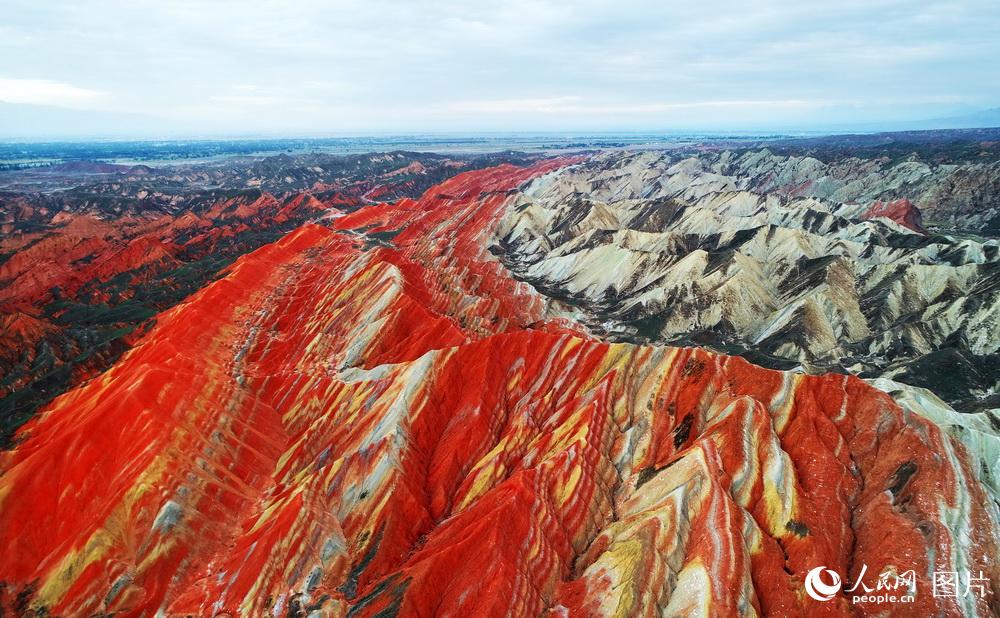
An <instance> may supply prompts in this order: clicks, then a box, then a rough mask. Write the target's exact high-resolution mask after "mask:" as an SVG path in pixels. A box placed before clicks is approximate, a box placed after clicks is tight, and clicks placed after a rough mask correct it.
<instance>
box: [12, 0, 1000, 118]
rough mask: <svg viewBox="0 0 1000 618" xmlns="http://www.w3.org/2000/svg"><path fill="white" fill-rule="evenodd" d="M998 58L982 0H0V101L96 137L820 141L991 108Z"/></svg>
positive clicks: (998, 92)
mask: <svg viewBox="0 0 1000 618" xmlns="http://www.w3.org/2000/svg"><path fill="white" fill-rule="evenodd" d="M998 59H1000V3H998V2H997V0H967V1H952V2H920V1H914V0H908V1H895V0H885V1H879V0H863V1H861V0H836V1H826V0H821V1H816V2H807V1H797V2H779V1H775V0H765V1H761V2H752V1H741V2H735V1H734V2H727V1H718V0H702V1H697V2H692V1H690V0H685V1H684V2H672V1H668V0H649V1H646V0H609V1H604V0H576V1H573V2H544V1H530V2H529V1H524V0H507V1H504V2H496V3H493V2H471V1H463V2H450V1H440V2H439V1H433V0H410V1H399V2H389V1H381V0H350V1H330V0H326V1H318V0H317V1H305V2H295V1H293V0H283V1H273V2H272V1H255V0H242V1H238V2H237V1H234V2H229V1H219V2H212V1H207V0H199V1H197V2H193V1H191V2H188V1H169V2H168V1H164V0H158V1H142V0H139V1H136V0H133V1H130V2H87V1H83V0H77V1H72V2H70V1H60V0H53V1H45V2H42V1H39V0H0V101H2V102H5V103H12V104H19V105H18V106H17V108H16V109H17V111H18V114H19V115H18V118H19V119H20V120H19V122H23V123H26V124H31V123H33V122H38V123H39V124H44V122H45V118H48V117H51V115H52V113H53V112H54V110H45V109H39V110H35V108H34V107H26V106H35V105H44V106H53V107H58V108H64V109H67V110H70V111H62V112H59V113H60V114H62V116H61V117H63V118H71V119H77V120H73V122H77V123H78V124H79V123H82V124H84V125H86V124H87V123H88V122H91V123H93V126H92V127H84V128H86V129H90V130H92V131H93V132H94V133H101V132H102V131H109V130H110V129H109V128H107V127H106V125H107V126H108V127H113V125H114V124H115V123H119V125H120V126H121V127H124V126H129V127H133V126H148V127H150V128H149V131H150V133H151V134H154V133H156V132H157V131H161V130H162V131H180V132H183V133H187V134H190V135H196V134H198V135H217V134H233V133H245V134H295V135H305V134H325V133H348V134H358V133H370V132H400V131H405V132H423V131H512V130H525V131H537V130H573V131H575V130H580V131H584V130H586V131H598V130H609V131H619V130H669V129H679V130H684V129H733V128H747V129H756V128H765V127H775V128H784V127H789V128H809V127H816V126H823V127H825V126H828V125H834V124H838V123H860V122H884V121H889V120H908V119H917V118H928V117H935V116H943V115H953V114H960V113H965V112H968V111H973V110H979V109H984V108H990V107H997V106H1000V62H998ZM4 107H5V108H9V109H14V106H11V105H6V106H4ZM72 110H75V111H72ZM81 110H83V111H81ZM35 111H37V112H38V115H37V116H35V115H34V113H35ZM84 112H85V113H84ZM0 113H3V112H2V111H0ZM46 114H48V116H46ZM37 128H38V129H39V131H43V130H44V127H42V126H39V127H37ZM78 128H79V127H78ZM43 132H44V131H43Z"/></svg>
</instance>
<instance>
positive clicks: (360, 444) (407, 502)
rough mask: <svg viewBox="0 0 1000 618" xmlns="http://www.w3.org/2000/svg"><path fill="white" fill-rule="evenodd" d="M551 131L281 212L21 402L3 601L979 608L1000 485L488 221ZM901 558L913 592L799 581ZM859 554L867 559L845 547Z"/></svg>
mask: <svg viewBox="0 0 1000 618" xmlns="http://www.w3.org/2000/svg"><path fill="white" fill-rule="evenodd" d="M571 163H573V161H572V160H565V159H564V160H556V161H548V162H544V163H541V164H538V165H536V166H534V167H531V168H525V169H522V168H517V167H513V166H501V167H498V168H493V169H487V170H480V171H476V172H470V173H466V174H462V175H459V176H456V177H454V178H453V179H451V180H448V181H447V182H445V183H443V184H442V185H440V186H438V187H436V188H434V189H432V190H430V191H428V192H427V194H426V195H425V196H424V197H423V198H422V199H420V200H417V201H413V200H402V201H401V202H399V203H397V204H394V205H381V206H371V207H367V208H364V209H362V210H360V211H357V212H355V213H352V214H350V215H347V216H344V217H340V218H339V219H335V222H336V225H335V226H334V227H335V228H336V229H331V228H328V227H322V226H319V225H306V226H304V227H302V228H300V229H298V230H297V231H295V232H292V233H290V234H289V235H287V236H286V237H284V238H283V239H282V240H280V241H279V242H276V243H274V244H272V245H268V246H265V247H263V248H261V249H259V250H257V251H255V252H254V253H251V254H249V255H247V256H244V257H243V258H241V259H239V260H238V261H237V262H236V263H235V264H234V265H233V266H232V267H230V268H229V269H228V272H227V273H226V275H225V276H224V277H222V278H221V279H219V280H217V281H216V282H214V283H212V284H211V285H209V286H208V287H206V288H204V289H203V290H201V291H200V292H198V293H196V294H195V295H194V296H193V297H191V298H190V299H189V300H188V301H187V302H185V303H183V304H182V305H180V306H178V307H176V308H174V309H172V310H170V311H168V312H166V313H164V314H162V315H161V316H160V317H159V318H158V321H157V325H156V327H155V328H154V329H152V330H151V331H150V332H149V333H148V334H147V335H146V337H145V338H144V339H143V340H142V341H141V342H140V343H139V344H138V345H137V346H136V347H135V348H133V349H132V350H131V351H129V352H128V353H126V354H125V355H124V356H123V357H122V358H121V360H120V361H119V362H118V363H117V364H115V365H114V366H113V367H112V368H111V369H110V370H108V371H107V372H106V373H104V374H103V375H101V376H100V377H98V378H95V379H93V380H91V381H90V382H88V383H86V384H84V385H82V386H80V387H78V388H76V389H75V390H72V391H70V392H68V393H66V394H65V395H63V396H61V397H59V398H58V399H56V400H55V401H54V402H53V403H52V405H50V406H49V407H48V408H47V410H46V411H45V412H44V413H43V414H42V415H40V416H39V417H38V418H37V419H36V420H34V421H32V422H31V423H29V424H28V425H27V426H25V428H24V429H23V430H22V432H23V434H24V435H26V436H27V439H25V440H24V441H23V442H21V444H20V445H19V446H18V447H17V448H16V449H14V450H13V451H10V452H8V453H6V455H5V459H4V460H3V461H2V470H3V474H2V476H0V547H2V548H3V554H4V557H3V560H2V561H0V581H3V582H4V586H3V588H2V592H0V594H2V597H0V607H4V608H6V609H7V610H8V611H10V612H13V613H15V615H16V614H17V613H27V612H30V611H32V610H41V609H43V608H44V610H46V611H47V612H48V614H47V615H65V616H81V615H94V614H103V613H115V614H118V613H120V614H122V615H135V616H142V615H145V616H152V615H195V616H213V615H221V616H225V615H230V616H232V615H244V616H264V615H276V616H285V615H288V616H293V615H295V616H304V615H309V614H312V615H333V616H344V615H351V616H389V615H400V616H541V615H549V616H653V615H671V616H674V615H678V616H679V615H683V616H695V615H697V616H737V615H745V616H753V615H767V616H814V615H815V616H823V615H830V616H842V615H872V616H874V615H886V612H889V615H906V616H929V615H946V616H953V615H954V616H958V615H989V614H990V613H991V611H994V612H995V611H996V610H997V601H996V598H995V597H994V596H993V593H992V592H989V593H988V594H986V595H985V596H983V597H980V596H978V595H972V596H964V597H961V596H956V597H951V598H946V597H934V596H933V595H932V593H931V590H932V589H931V577H932V573H933V572H934V571H961V570H963V569H968V568H974V569H976V570H982V571H983V573H984V574H985V577H986V578H988V580H989V582H988V584H989V586H988V589H991V590H1000V587H998V586H1000V570H998V567H997V564H996V560H997V555H998V548H997V523H996V506H995V504H992V503H991V502H990V501H989V500H988V498H987V497H986V495H985V493H984V490H983V488H982V486H981V485H980V483H979V481H978V480H977V479H976V476H975V471H974V470H972V469H971V468H970V465H969V459H968V457H967V455H966V453H965V450H964V448H963V447H962V445H961V444H959V443H957V442H956V441H954V440H953V439H951V438H949V437H948V436H946V435H945V434H944V433H943V432H942V431H941V430H939V429H938V428H937V427H936V426H935V425H933V424H931V423H930V422H928V421H926V420H924V419H923V418H921V417H919V416H916V415H914V414H911V413H909V412H907V411H905V410H903V409H901V408H900V407H899V406H898V405H897V404H895V403H894V402H893V401H892V399H891V398H890V397H889V396H888V395H886V394H884V393H882V392H881V391H877V390H875V389H874V388H872V387H869V386H868V385H866V384H865V383H863V382H861V381H859V380H857V379H854V378H847V377H844V376H840V375H828V376H819V377H813V376H803V375H796V374H791V373H780V372H776V371H769V370H764V369H760V368H757V367H754V366H752V365H750V364H748V363H747V362H745V361H743V360H741V359H738V358H729V357H724V356H718V355H713V354H710V353H707V352H705V351H701V350H697V349H675V348H662V347H649V346H635V345H629V344H611V343H607V342H603V341H600V340H597V339H594V338H592V337H589V336H588V335H587V334H586V333H585V332H584V330H583V329H582V328H581V327H578V326H575V325H574V324H573V323H572V322H569V321H565V320H554V319H546V316H547V315H551V312H547V311H546V307H547V304H548V303H549V301H548V300H547V299H546V298H545V297H544V296H542V295H540V294H539V293H537V292H536V291H534V290H533V289H532V288H530V287H529V286H527V285H526V284H523V283H520V282H517V281H515V280H513V279H512V278H511V277H510V276H509V275H508V274H507V273H506V272H505V271H504V270H503V268H502V267H501V266H500V265H499V263H498V262H497V261H496V260H495V259H493V258H492V257H491V256H490V255H489V253H488V251H487V247H486V244H487V242H488V237H489V234H490V231H491V229H492V227H493V225H494V224H495V223H496V221H497V220H498V218H499V217H500V215H501V213H502V211H503V208H504V207H505V204H506V203H507V202H508V195H509V193H510V192H512V191H515V190H516V189H517V187H518V186H520V185H521V184H522V183H523V182H525V181H527V180H528V179H531V178H533V177H536V176H538V175H541V174H544V173H546V172H547V171H549V170H551V169H554V168H555V167H558V166H561V165H567V164H571ZM817 566H826V567H827V568H829V569H833V570H835V571H837V572H839V573H841V574H844V577H845V579H848V580H852V581H853V580H855V579H857V578H859V577H861V569H862V568H863V567H864V568H866V569H867V573H868V574H869V576H868V577H869V580H868V581H869V584H874V583H875V581H874V579H873V578H872V577H871V574H878V573H882V572H883V571H886V570H893V569H895V570H896V571H898V572H904V571H906V570H909V569H912V570H914V571H915V573H916V590H915V591H913V592H914V599H913V602H912V603H908V604H905V605H898V604H895V605H894V604H887V603H877V602H872V603H864V602H859V603H854V602H853V600H852V598H851V597H850V596H849V595H837V596H835V597H834V598H833V599H832V600H830V601H826V602H821V601H816V600H813V599H811V598H810V597H809V596H807V595H806V593H805V590H804V587H803V580H804V577H805V576H806V573H808V572H809V571H810V570H811V569H813V568H815V567H817ZM862 579H863V577H862Z"/></svg>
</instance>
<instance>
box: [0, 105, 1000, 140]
mask: <svg viewBox="0 0 1000 618" xmlns="http://www.w3.org/2000/svg"><path fill="white" fill-rule="evenodd" d="M2 105H3V104H2V103H0V106H2ZM977 114H984V115H986V114H988V115H990V116H991V118H994V117H995V120H990V121H986V122H983V123H981V124H962V123H960V122H959V123H957V124H955V125H954V126H936V125H935V122H938V121H948V120H961V119H962V117H954V118H928V119H925V120H922V121H921V120H917V121H909V122H902V123H876V122H863V123H857V124H848V125H841V126H815V127H808V126H807V127H797V126H791V127H747V128H737V127H732V128H728V127H704V128H697V127H692V128H664V129H656V128H633V129H586V128H581V129H483V130H475V129H463V130H447V129H427V130H418V129H417V130H388V129H385V130H370V131H363V130H358V131H348V130H344V131H315V132H311V133H310V132H280V131H274V132H268V131H258V132H254V131H250V130H247V131H244V132H239V131H231V132H219V133H195V132H192V133H183V132H176V133H171V132H164V133H153V132H150V133H146V134H140V133H137V134H119V135H115V134H94V135H84V134H78V135H74V134H67V135H57V134H53V135H35V136H31V135H11V136H8V135H5V134H2V133H0V143H26V144H27V143H59V142H66V143H73V142H156V141H239V140H264V141H266V140H276V141H277V140H326V139H331V140H334V139H366V138H405V137H408V138H452V139H457V138H465V139H474V138H488V137H548V136H553V137H563V138H572V137H615V136H630V137H652V138H655V137H678V138H683V137H699V136H706V137H725V136H734V137H757V136H768V135H774V136H810V135H811V136H822V135H851V134H858V135H871V134H878V133H903V132H915V131H939V130H976V129H991V128H1000V107H996V108H984V109H982V110H979V111H978V112H977V113H975V114H970V115H969V116H975V115H977ZM0 126H2V125H0Z"/></svg>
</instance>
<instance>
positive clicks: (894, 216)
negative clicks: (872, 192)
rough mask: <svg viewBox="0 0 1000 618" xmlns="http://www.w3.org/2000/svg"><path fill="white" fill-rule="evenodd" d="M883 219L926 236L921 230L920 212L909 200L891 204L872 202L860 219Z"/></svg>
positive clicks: (922, 229)
mask: <svg viewBox="0 0 1000 618" xmlns="http://www.w3.org/2000/svg"><path fill="white" fill-rule="evenodd" d="M880 217H881V218H885V219H890V220H892V221H895V222H896V223H898V224H900V225H902V226H903V227H907V228H909V229H911V230H913V231H914V232H919V233H921V234H926V233H927V230H925V229H924V228H923V225H922V221H921V216H920V210H919V209H918V208H917V207H916V206H914V205H913V203H912V202H910V200H908V199H906V198H903V199H900V200H895V201H893V202H873V203H872V205H871V206H869V207H868V210H866V211H865V212H864V213H862V215H861V218H862V219H877V218H880Z"/></svg>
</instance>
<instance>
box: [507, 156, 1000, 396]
mask: <svg viewBox="0 0 1000 618" xmlns="http://www.w3.org/2000/svg"><path fill="white" fill-rule="evenodd" d="M739 187H740V183H739V182H736V181H735V180H733V179H732V178H730V177H727V176H723V175H719V174H717V173H715V172H712V171H708V170H706V169H705V167H704V166H703V165H702V164H701V163H700V162H699V161H696V160H684V161H680V162H678V163H673V162H672V161H671V160H670V158H669V156H667V155H663V154H659V153H642V154H635V153H632V154H621V153H615V154H606V155H600V156H596V157H594V158H592V159H590V160H589V161H587V162H586V163H584V164H581V165H577V166H574V167H571V168H566V169H564V170H561V171H559V172H558V173H554V174H551V175H548V176H546V177H544V178H540V179H538V180H536V181H534V182H533V183H532V185H531V186H529V187H527V188H526V189H525V190H524V191H523V192H522V193H520V194H518V195H517V196H515V198H514V199H513V202H512V204H511V206H510V208H509V209H508V210H507V213H506V216H505V218H504V220H503V222H502V223H501V225H500V226H499V228H498V230H497V234H496V237H495V240H494V251H495V252H496V254H497V255H498V256H499V257H500V259H501V260H502V261H503V262H504V263H505V264H506V265H507V267H508V268H509V269H510V270H511V271H512V272H514V273H516V275H517V276H518V277H519V278H521V279H523V280H525V281H528V282H530V283H532V285H534V286H536V287H537V288H538V289H539V290H542V291H544V292H545V293H546V294H548V295H550V296H553V297H555V298H558V299H561V300H563V301H564V302H565V303H566V304H567V305H568V306H570V307H572V308H573V309H575V310H576V311H577V313H578V318H579V319H580V320H582V321H583V322H584V323H586V324H587V325H588V326H589V328H590V329H591V331H592V332H595V333H600V334H602V335H603V336H606V337H610V338H612V339H615V340H619V341H646V342H667V343H674V344H678V343H680V344H692V343H693V344H698V345H708V346H710V347H713V348H714V349H716V350H719V351H724V352H730V353H738V354H741V355H744V356H746V357H747V358H749V359H751V360H753V361H754V362H757V363H761V364H764V365H767V366H771V367H776V368H793V367H796V366H800V367H803V368H805V369H806V370H808V371H813V372H819V371H829V370H836V371H840V372H849V373H854V374H858V375H861V376H865V377H872V376H877V375H882V376H885V377H898V378H900V379H904V378H903V376H904V375H905V381H907V382H909V383H911V384H913V385H916V386H928V387H931V388H932V389H933V390H937V387H938V383H939V382H940V381H942V380H954V379H955V378H954V377H953V376H952V377H947V374H946V373H944V372H943V371H942V369H943V364H944V363H946V362H950V361H949V359H950V358H951V356H950V355H955V357H956V358H958V359H961V362H964V363H967V364H968V365H969V367H970V368H971V367H975V370H974V371H959V372H958V373H959V374H961V375H966V376H970V377H971V376H977V377H976V378H975V379H974V380H973V379H970V380H969V381H967V382H964V383H963V384H962V385H959V383H958V382H956V383H955V388H951V389H949V390H948V393H947V397H948V400H949V401H951V402H952V403H954V404H961V405H966V404H967V405H972V406H973V407H974V408H975V407H977V406H978V407H986V408H989V407H994V406H993V404H992V403H991V401H992V399H991V397H992V395H993V393H995V392H997V390H998V387H1000V369H998V367H1000V363H998V362H997V360H998V359H1000V356H998V351H1000V287H998V286H997V283H998V281H1000V279H998V277H1000V247H998V244H997V242H996V241H995V240H991V241H977V240H971V239H967V238H961V237H955V236H947V235H942V234H935V235H926V234H924V233H922V232H917V231H915V230H914V229H911V227H916V226H919V217H918V215H917V213H916V211H915V209H913V208H912V206H911V205H909V202H906V201H901V202H894V203H892V204H889V205H877V206H874V207H871V208H865V207H862V206H860V205H858V204H856V203H846V204H842V203H837V202H831V201H828V200H824V199H817V198H810V197H786V196H784V195H781V194H775V193H768V194H761V193H755V192H753V191H750V190H746V189H741V188H739ZM976 402H979V403H976Z"/></svg>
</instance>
